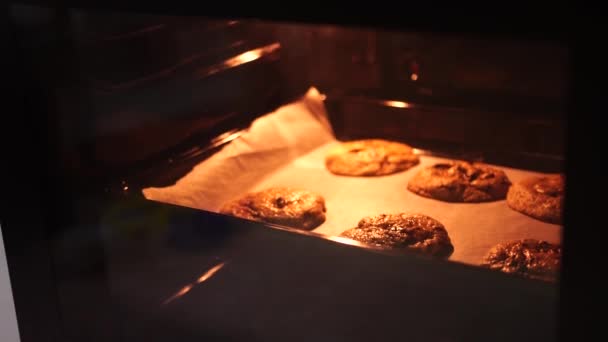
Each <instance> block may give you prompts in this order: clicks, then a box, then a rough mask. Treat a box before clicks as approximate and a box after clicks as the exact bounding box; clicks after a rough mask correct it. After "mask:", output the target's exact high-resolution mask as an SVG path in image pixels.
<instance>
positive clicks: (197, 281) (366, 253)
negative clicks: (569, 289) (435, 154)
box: [0, 6, 559, 342]
mask: <svg viewBox="0 0 608 342" xmlns="http://www.w3.org/2000/svg"><path fill="white" fill-rule="evenodd" d="M17 7H18V8H16V7H13V8H12V12H9V14H10V16H11V20H15V18H20V19H18V20H23V21H22V22H20V24H23V26H25V27H26V29H25V30H24V29H23V26H19V27H17V26H16V27H15V31H14V32H13V33H14V35H13V36H12V39H13V40H12V44H14V45H12V46H14V49H9V50H10V51H11V52H13V53H14V54H12V57H13V63H14V65H15V68H12V70H13V71H14V72H15V73H16V75H15V80H16V82H15V83H14V84H15V85H16V86H15V87H14V89H13V90H14V91H15V96H13V97H12V99H13V100H14V102H15V106H16V108H18V111H17V112H16V113H19V115H15V117H14V119H15V122H14V123H11V126H10V127H11V128H12V129H13V130H14V131H16V132H22V133H20V135H21V136H20V137H19V140H17V141H13V140H9V141H8V142H7V143H6V144H5V146H18V148H16V149H15V150H14V151H9V154H8V155H9V158H10V159H9V160H10V165H11V166H12V167H11V168H10V170H9V172H10V177H7V178H5V183H4V185H5V187H4V189H5V191H6V192H5V194H6V195H5V196H4V198H5V199H7V200H8V201H10V204H11V205H10V210H8V209H7V210H4V208H5V207H4V206H3V212H2V222H1V224H2V234H3V238H4V245H5V251H6V257H7V262H8V271H9V272H8V273H9V274H10V281H11V285H12V292H13V293H12V295H13V298H14V303H15V312H16V317H17V323H18V327H19V334H20V337H21V341H36V342H37V341H57V340H59V341H121V340H135V341H173V340H177V341H191V340H192V341H195V340H196V341H199V340H205V341H207V340H211V341H235V340H244V341H251V340H254V341H269V340H270V341H275V340H276V341H285V340H289V341H310V340H321V341H336V340H338V341H340V340H345V341H374V340H402V339H404V338H407V339H408V340H413V341H513V340H518V341H522V340H523V341H525V340H530V341H538V340H555V339H556V338H557V328H558V325H557V318H558V317H557V312H558V311H557V309H558V304H559V301H558V299H559V296H558V291H557V290H558V288H557V286H554V285H551V284H546V283H543V282H535V281H534V282H531V281H529V280H526V279H521V278H516V277H505V276H504V275H503V274H500V273H495V272H488V271H487V270H483V269H480V268H477V267H472V266H468V265H463V264H457V263H452V262H447V261H436V260H429V259H425V258H418V257H414V256H409V255H406V256H404V255H393V254H390V253H380V252H376V251H370V250H367V249H362V248H359V247H357V246H351V245H348V244H343V243H339V242H336V241H332V240H330V239H319V238H318V237H316V236H312V235H311V234H306V233H303V232H294V231H292V230H288V229H285V228H284V227H279V226H275V225H271V224H262V223H255V222H250V221H245V220H241V219H237V218H233V217H227V216H224V215H219V214H216V213H213V212H209V211H203V210H196V209H192V208H186V207H182V206H175V205H171V204H164V203H158V202H152V201H148V200H146V199H145V198H143V196H141V194H140V193H138V191H136V190H138V189H141V188H142V187H143V186H144V185H148V186H150V185H156V186H159V185H166V184H171V183H172V182H175V180H176V179H179V177H180V176H183V175H184V174H185V173H187V172H188V170H190V169H191V168H192V167H193V165H196V163H198V162H199V161H201V160H204V159H205V158H208V157H209V156H211V155H213V154H214V153H215V152H216V151H217V149H219V148H221V147H222V146H223V145H222V143H221V142H222V141H221V139H220V140H217V137H218V136H222V134H225V133H227V132H228V133H229V132H232V131H233V130H239V129H243V128H246V127H248V125H249V124H250V123H251V121H252V120H254V119H255V118H256V117H258V116H260V115H262V114H264V113H266V112H268V111H269V110H272V109H274V108H276V107H277V106H279V105H280V104H283V103H286V102H288V101H291V100H293V99H294V98H297V97H298V96H300V95H302V94H303V92H304V90H305V89H306V88H304V87H303V85H304V84H307V82H308V81H309V80H308V79H307V77H305V76H299V77H298V76H294V75H293V71H292V70H290V71H289V72H285V71H284V70H282V69H281V66H277V64H273V63H274V62H275V61H276V60H275V59H273V56H274V55H273V54H272V53H269V54H268V59H260V61H259V62H261V63H260V64H255V62H254V63H252V64H247V65H244V66H243V68H241V69H238V70H237V69H235V70H237V71H235V72H234V73H230V74H229V76H226V77H223V76H222V75H223V74H220V73H217V74H215V73H214V72H215V70H216V69H214V68H213V66H218V65H222V64H221V63H220V64H218V62H217V61H223V62H224V65H226V64H225V63H226V61H232V62H229V63H228V65H229V66H230V63H236V62H234V61H235V60H234V58H235V57H238V56H241V57H243V53H247V52H248V51H262V52H263V51H270V50H272V47H273V46H274V45H273V44H274V42H273V41H272V39H270V40H266V39H267V38H268V36H266V35H264V34H263V33H262V34H261V36H255V35H254V36H251V35H250V34H251V31H249V30H247V26H241V24H240V23H237V24H235V23H232V21H222V20H219V21H218V25H219V26H213V25H209V26H205V25H203V24H201V23H197V22H196V20H195V19H193V18H192V17H179V16H178V17H171V18H170V19H167V18H166V17H160V18H161V19H159V17H158V16H138V15H133V14H128V15H118V16H116V17H114V19H115V20H116V22H115V23H122V24H121V25H124V26H121V25H118V24H116V25H112V22H108V21H104V20H105V18H107V17H104V15H100V14H99V13H92V14H91V13H90V12H86V11H73V10H67V9H61V10H50V9H44V8H33V7H19V6H17ZM121 20H123V21H121ZM201 22H205V21H204V20H201ZM88 24H91V25H92V27H94V28H96V29H98V28H100V27H103V28H104V29H107V30H108V32H105V34H106V35H104V36H103V37H102V38H99V37H96V36H94V35H92V34H91V31H89V30H92V28H91V27H89V26H87V25H88ZM223 25H224V26H223ZM242 25H244V24H242ZM176 27H179V28H180V30H177V29H176V30H174V31H171V28H176ZM218 27H219V28H218ZM258 27H259V28H261V30H263V28H264V25H261V26H258ZM116 28H120V30H123V29H124V30H123V33H124V32H131V33H132V34H131V35H128V34H127V35H124V34H110V33H112V32H111V31H112V30H114V29H116ZM186 28H188V30H187V29H186ZM215 29H218V30H219V29H221V30H224V31H221V32H223V34H217V31H213V30H215ZM232 30H234V31H232ZM95 32H98V31H95ZM214 32H215V33H214ZM260 32H263V31H260ZM177 33H181V34H183V35H178V34H177ZM201 35H202V36H204V37H216V39H218V40H217V41H214V42H215V43H217V46H216V47H217V49H218V52H217V54H216V55H213V56H208V55H205V53H208V52H209V51H211V48H209V49H206V48H205V46H203V47H200V46H198V48H199V49H200V50H201V51H190V50H187V49H195V48H197V46H193V45H191V44H187V42H188V40H187V39H193V38H194V37H200V36H201ZM68 37H69V38H68ZM74 37H76V38H74ZM149 37H155V38H149ZM218 37H219V38H218ZM80 38H82V40H78V39H80ZM131 39H132V40H131ZM179 39H183V40H179ZM241 40H243V41H244V43H243V42H241V43H238V42H239V41H241ZM100 42H101V43H100ZM129 42H131V43H132V44H129ZM179 42H182V43H183V42H186V43H184V45H183V46H182V45H179V44H177V43H179ZM251 42H253V43H251ZM136 43H137V44H136ZM249 43H251V44H253V45H252V46H247V47H245V45H247V44H249ZM79 44H84V45H83V46H85V48H82V46H81V45H79ZM87 44H89V45H87ZM95 44H97V45H95ZM104 44H109V46H112V44H123V45H122V50H116V51H131V52H130V53H129V54H125V55H120V54H112V52H113V50H109V49H108V50H104V49H103V48H99V46H102V47H103V46H104ZM155 44H156V45H155ZM210 44H211V43H210ZM233 44H236V45H233ZM239 44H244V45H239ZM91 46H96V47H95V48H91V49H87V48H86V47H91ZM234 46H236V47H234ZM224 48H227V49H228V51H226V50H223V49H224ZM265 48H267V49H270V50H264V49H265ZM232 49H233V50H232ZM256 49H262V50H256ZM95 51H99V52H100V55H99V56H95V54H94V52H95ZM150 51H152V52H157V53H156V54H155V53H150ZM159 51H165V54H160V52H159ZM213 51H215V50H213ZM87 53H88V54H89V55H86V57H85V54H87ZM179 53H183V54H185V55H190V56H193V55H196V54H200V58H201V59H200V60H201V63H202V64H201V65H198V66H192V69H187V70H185V69H179V70H178V69H175V70H174V69H170V71H167V72H166V73H163V72H159V73H158V75H157V76H158V78H157V79H152V80H148V79H146V78H145V77H142V75H148V74H150V73H151V70H156V71H158V70H160V71H166V70H169V69H166V66H167V64H172V63H174V62H176V61H180V60H182V61H183V60H184V59H183V58H182V57H184V56H182V55H179ZM299 53H303V52H302V51H299ZM224 54H225V56H224ZM137 55H142V56H145V55H150V56H153V57H152V58H150V60H149V62H147V63H142V65H138V61H139V60H138V59H137V58H135V57H133V56H137ZM220 56H221V57H220ZM251 56H252V55H251V54H246V55H245V60H247V59H248V58H249V57H251ZM40 57H42V58H40ZM94 57H96V58H94ZM290 57H291V58H294V59H292V60H291V61H290V63H298V62H301V60H298V57H299V58H301V55H297V54H296V55H291V56H290ZM128 58H133V59H131V60H129V62H128V63H126V64H121V63H120V61H125V60H126V59H128ZM91 61H95V63H98V64H96V67H95V66H92V65H90V64H86V63H85V62H87V63H89V62H91ZM109 61H111V62H109ZM237 61H238V59H237ZM111 63H117V64H116V65H120V66H122V67H123V69H120V70H119V69H111V68H109V69H108V70H104V69H103V68H101V67H100V66H108V65H110V64H111ZM245 64H246V63H245ZM184 65H189V64H188V63H186V64H184ZM249 67H251V68H249ZM184 68H187V66H184ZM87 70H88V71H90V70H94V71H97V72H98V73H97V74H95V75H93V76H95V77H93V78H85V77H83V75H85V71H87ZM171 70H173V71H171ZM181 71H183V72H184V73H183V74H179V72H181ZM197 72H198V73H197ZM173 73H175V74H178V75H180V76H183V75H200V77H202V78H204V79H207V80H208V79H212V80H213V82H210V83H205V84H204V85H201V88H198V90H199V91H201V92H207V93H208V94H209V95H208V98H206V99H205V100H206V101H207V102H206V103H207V104H209V103H210V105H209V108H211V109H210V110H209V111H208V112H196V113H194V112H192V108H181V110H182V111H181V112H179V113H178V114H175V113H173V112H171V113H169V112H163V111H162V109H164V108H165V107H163V106H164V105H165V104H166V103H167V102H170V101H162V99H167V98H170V97H169V95H171V96H175V98H176V99H177V100H174V102H177V103H185V100H184V99H185V98H187V97H188V95H187V94H185V93H184V91H185V90H184V89H192V87H194V85H195V84H197V83H196V81H199V80H200V78H195V79H188V80H178V81H176V80H175V79H173V78H171V79H170V80H169V81H168V79H167V78H163V77H165V76H166V75H168V74H171V75H174V74H173ZM86 75H89V76H90V74H86ZM268 75H271V76H268ZM285 75H289V77H286V76H285ZM264 77H269V79H267V80H266V81H267V83H263V82H262V83H259V82H255V83H248V82H251V80H256V81H260V79H264ZM126 79H131V80H144V81H142V82H143V84H151V85H150V86H144V87H140V84H141V83H137V82H124V81H125V80H126ZM294 80H295V81H294ZM147 81H150V83H146V82H147ZM172 82H174V83H172ZM180 82H181V83H180ZM189 82H190V83H189ZM274 82H279V84H280V85H281V86H277V85H276V84H275V83H274ZM292 82H293V83H292ZM210 84H211V85H210ZM235 84H238V85H239V89H240V90H241V91H242V94H239V95H238V96H237V95H234V94H230V95H226V93H225V91H226V89H228V88H230V87H235ZM260 84H262V85H261V86H260ZM152 85H153V86H152ZM155 87H156V88H155ZM83 89H89V90H90V89H95V90H96V91H95V92H92V91H91V92H87V91H83ZM125 94H126V95H125ZM138 96H143V98H145V99H147V100H146V101H140V102H139V103H140V104H142V103H143V104H142V107H137V106H135V105H132V106H129V105H125V104H133V103H135V102H129V101H135V100H134V99H138V98H139V97H138ZM230 96H234V97H230ZM159 99H161V100H159ZM216 99H217V102H213V101H214V100H216ZM235 99H238V101H237V100H235ZM148 100H149V101H148ZM155 101H157V102H155ZM196 105H197V106H199V105H200V103H198V104H196ZM116 108H129V109H130V111H123V112H118V111H117V110H116ZM159 108H160V109H161V110H157V109H159ZM197 108H198V107H197ZM245 109H247V110H245ZM105 113H112V114H115V115H116V116H113V117H112V116H104V114H105ZM141 113H144V114H141ZM152 114H158V117H157V118H161V119H159V120H157V121H154V120H151V118H153V117H154V115H152ZM138 115H139V116H138ZM163 115H165V116H163ZM172 115H175V116H172ZM123 119H124V121H121V120H123ZM197 125H198V126H197ZM193 127H194V128H196V129H195V130H192V131H191V130H190V129H191V128H193ZM66 132H67V133H66ZM175 132H179V134H177V133H176V134H175V136H179V137H184V136H187V137H188V138H187V139H183V140H181V139H180V140H179V141H177V140H171V137H172V134H173V133H175ZM68 133H69V134H68ZM165 133H166V134H165ZM138 134H141V135H138ZM107 136H112V137H113V138H112V139H106V137H107ZM158 136H162V137H163V139H160V140H161V143H159V144H158V145H154V146H152V145H148V146H146V147H145V148H141V149H129V147H133V142H134V141H138V139H139V138H140V137H144V138H146V139H147V138H150V137H158ZM218 141H219V143H218ZM227 142H229V141H226V143H227ZM67 147H70V148H67ZM193 147H196V148H194V149H193ZM190 151H197V152H196V153H194V154H191V153H190ZM126 179H129V180H133V179H137V180H138V181H137V182H132V181H129V182H125V183H123V181H124V180H126ZM0 266H1V264H0ZM0 285H1V283H0ZM0 295H2V293H0ZM3 307H4V306H3ZM8 309H9V311H10V308H8ZM12 326H14V324H13V325H12ZM7 331H8V330H7ZM3 333H4V329H3Z"/></svg>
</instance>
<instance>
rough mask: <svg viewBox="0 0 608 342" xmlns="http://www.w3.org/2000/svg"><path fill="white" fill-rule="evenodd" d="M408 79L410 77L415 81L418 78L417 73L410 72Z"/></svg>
mask: <svg viewBox="0 0 608 342" xmlns="http://www.w3.org/2000/svg"><path fill="white" fill-rule="evenodd" d="M410 79H411V80H412V81H416V80H417V79H418V74H412V75H411V76H410Z"/></svg>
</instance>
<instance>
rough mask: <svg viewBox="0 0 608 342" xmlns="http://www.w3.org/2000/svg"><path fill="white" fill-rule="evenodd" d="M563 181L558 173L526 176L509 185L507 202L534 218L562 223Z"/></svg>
mask: <svg viewBox="0 0 608 342" xmlns="http://www.w3.org/2000/svg"><path fill="white" fill-rule="evenodd" d="M564 183H565V182H564V177H563V175H559V174H552V175H546V176H540V177H529V178H526V179H524V180H522V181H521V182H518V183H515V184H513V185H512V186H511V188H510V189H509V192H508V193H507V204H508V205H509V207H511V209H513V210H515V211H518V212H520V213H523V214H526V215H528V216H530V217H533V218H535V219H538V220H541V221H544V222H549V223H556V224H562V222H563V217H562V212H563V205H564V185H565V184H564Z"/></svg>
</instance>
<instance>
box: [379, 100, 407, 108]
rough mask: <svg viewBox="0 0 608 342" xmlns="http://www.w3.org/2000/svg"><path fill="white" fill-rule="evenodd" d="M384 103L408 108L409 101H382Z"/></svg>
mask: <svg viewBox="0 0 608 342" xmlns="http://www.w3.org/2000/svg"><path fill="white" fill-rule="evenodd" d="M383 102H384V104H385V105H387V106H391V107H396V108H408V107H409V106H410V104H409V103H407V102H403V101H383Z"/></svg>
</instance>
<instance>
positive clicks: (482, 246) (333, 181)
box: [143, 88, 562, 265]
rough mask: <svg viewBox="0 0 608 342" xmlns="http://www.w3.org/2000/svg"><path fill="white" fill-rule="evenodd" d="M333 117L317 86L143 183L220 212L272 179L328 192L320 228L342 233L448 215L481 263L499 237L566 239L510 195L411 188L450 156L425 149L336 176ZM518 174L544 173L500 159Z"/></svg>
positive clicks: (468, 253)
mask: <svg viewBox="0 0 608 342" xmlns="http://www.w3.org/2000/svg"><path fill="white" fill-rule="evenodd" d="M338 143H339V142H338V141H336V139H335V138H334V135H333V133H332V130H331V127H330V125H329V123H328V120H327V114H326V112H325V108H324V106H323V95H321V94H319V93H318V91H317V90H316V89H314V88H311V89H310V90H309V92H308V93H307V94H306V96H305V97H304V98H303V99H302V100H300V101H298V102H295V103H292V104H290V105H287V106H284V107H281V108H279V109H278V110H277V111H275V112H272V113H269V114H267V115H265V116H262V117H260V118H259V119H257V120H256V121H254V123H253V124H252V126H251V127H250V129H249V131H248V132H246V133H244V134H243V135H242V136H241V137H239V138H238V139H237V140H235V141H233V142H231V143H230V144H229V145H227V146H226V147H225V148H224V149H222V150H221V151H219V152H218V153H216V154H215V155H213V156H212V157H211V158H209V159H207V160H205V161H203V162H201V163H200V164H198V165H197V166H196V167H195V168H194V169H193V170H192V171H191V172H190V173H188V174H187V175H185V176H184V177H183V178H182V179H180V180H179V181H178V182H177V183H176V184H175V185H173V186H169V187H165V188H147V189H144V190H143V193H144V196H145V197H146V198H147V199H150V200H154V201H159V202H167V203H172V204H177V205H182V206H187V207H192V208H198V209H203V210H207V211H213V212H217V211H218V210H219V208H220V207H221V206H222V205H223V204H224V203H225V202H226V201H228V200H231V199H234V198H236V197H239V196H241V195H243V194H244V193H247V192H250V191H258V190H262V189H264V188H267V187H271V186H290V187H297V188H302V189H307V190H311V191H314V192H317V193H319V194H321V195H322V196H323V197H324V198H325V201H326V206H327V219H326V221H325V222H324V223H323V224H322V225H321V226H319V227H318V228H316V229H315V230H314V232H316V233H320V234H326V235H333V236H335V235H339V234H340V233H342V232H343V231H344V230H346V229H349V228H352V227H354V226H356V225H357V222H358V221H359V220H360V219H361V218H363V217H365V216H369V215H377V214H381V213H398V212H417V213H422V214H425V215H429V216H431V217H433V218H435V219H437V220H439V221H440V222H442V223H443V224H444V225H445V227H446V229H447V231H448V233H449V236H450V238H451V240H452V243H453V245H454V253H453V254H452V256H451V257H450V260H452V261H458V262H463V263H467V264H472V265H478V264H479V263H480V262H481V259H482V258H483V256H484V255H485V254H486V253H487V251H488V250H489V249H490V248H491V247H492V246H494V245H495V244H497V243H500V242H506V241H511V240H516V239H522V238H534V239H542V240H547V241H549V242H554V243H559V242H560V241H561V229H562V228H561V226H559V225H554V224H549V223H544V222H541V221H538V220H535V219H533V218H530V217H528V216H525V215H523V214H520V213H518V212H516V211H514V210H512V209H510V208H509V207H508V206H507V204H506V201H504V200H503V201H497V202H489V203H474V204H465V203H446V202H441V201H437V200H433V199H429V198H425V197H421V196H418V195H416V194H414V193H412V192H410V191H408V190H407V189H406V186H407V183H408V181H409V179H410V178H411V177H412V176H413V175H414V174H415V173H417V172H418V171H419V170H420V169H421V168H423V167H426V166H428V165H431V164H434V163H436V162H440V161H446V160H447V159H443V158H437V157H433V156H428V155H421V157H420V158H421V162H420V164H419V165H417V166H416V167H414V168H412V169H410V170H407V171H405V172H401V173H397V174H393V175H389V176H383V177H346V176H337V175H334V174H332V173H330V172H329V171H327V169H326V168H325V164H324V158H325V154H326V152H327V151H328V149H330V148H331V147H332V146H333V145H335V144H338ZM501 168H502V169H503V170H504V171H505V172H506V173H507V176H508V177H509V179H510V180H511V181H512V182H517V181H519V180H521V179H522V178H524V177H527V176H531V175H538V173H535V172H531V171H526V170H519V169H513V168H506V167H501Z"/></svg>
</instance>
